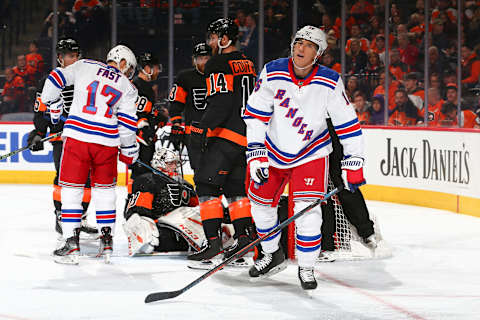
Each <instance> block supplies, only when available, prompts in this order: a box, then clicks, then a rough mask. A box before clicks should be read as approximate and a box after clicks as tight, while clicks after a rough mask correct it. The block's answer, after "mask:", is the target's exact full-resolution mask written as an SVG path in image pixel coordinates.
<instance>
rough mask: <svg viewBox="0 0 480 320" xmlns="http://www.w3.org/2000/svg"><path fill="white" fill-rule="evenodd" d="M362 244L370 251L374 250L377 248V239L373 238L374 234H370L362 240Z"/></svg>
mask: <svg viewBox="0 0 480 320" xmlns="http://www.w3.org/2000/svg"><path fill="white" fill-rule="evenodd" d="M362 242H363V244H364V245H365V246H366V247H367V248H368V249H370V250H372V251H373V250H375V249H376V248H377V246H378V243H377V238H376V237H375V233H373V234H371V235H370V236H369V237H367V238H362Z"/></svg>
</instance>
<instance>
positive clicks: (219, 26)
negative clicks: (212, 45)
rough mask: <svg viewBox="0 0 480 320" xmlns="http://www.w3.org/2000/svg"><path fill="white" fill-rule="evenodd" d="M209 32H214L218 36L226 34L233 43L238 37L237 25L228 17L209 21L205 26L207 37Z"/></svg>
mask: <svg viewBox="0 0 480 320" xmlns="http://www.w3.org/2000/svg"><path fill="white" fill-rule="evenodd" d="M211 33H215V34H217V35H218V37H219V38H221V37H223V36H224V35H226V36H227V37H228V39H230V40H232V43H235V42H236V41H237V38H238V26H237V24H236V23H235V22H234V21H233V20H232V19H230V18H220V19H217V20H215V21H213V22H211V23H210V24H209V25H208V27H207V39H208V37H209V35H210V34H211Z"/></svg>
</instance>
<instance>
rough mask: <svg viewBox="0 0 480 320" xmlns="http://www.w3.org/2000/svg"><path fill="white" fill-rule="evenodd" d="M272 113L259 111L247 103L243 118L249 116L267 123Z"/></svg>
mask: <svg viewBox="0 0 480 320" xmlns="http://www.w3.org/2000/svg"><path fill="white" fill-rule="evenodd" d="M272 114H273V112H265V111H261V110H258V109H255V108H253V107H252V106H251V105H249V104H247V107H246V109H245V114H244V116H243V119H247V117H250V118H256V119H258V120H260V121H262V122H264V123H268V122H269V121H270V118H271V117H272Z"/></svg>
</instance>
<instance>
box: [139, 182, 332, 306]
mask: <svg viewBox="0 0 480 320" xmlns="http://www.w3.org/2000/svg"><path fill="white" fill-rule="evenodd" d="M340 190H341V188H335V189H333V190H332V191H330V192H329V193H327V194H326V195H325V197H324V198H323V199H322V200H320V199H318V200H316V201H315V202H312V203H311V204H310V205H309V206H308V207H306V208H304V209H303V210H301V211H300V212H298V213H297V214H295V215H293V216H291V217H290V218H288V219H287V220H285V221H283V222H282V223H280V224H279V225H278V226H276V227H275V228H273V229H272V230H271V231H270V232H269V233H267V234H265V235H264V236H263V237H261V238H257V239H256V240H255V241H253V242H251V243H250V244H249V245H247V246H245V247H244V248H243V249H241V250H240V251H238V252H237V253H236V254H234V255H232V256H231V257H230V258H228V259H226V260H224V261H222V262H221V263H220V264H218V265H216V266H215V267H213V268H212V269H210V270H209V271H208V272H206V273H204V274H203V275H202V276H200V277H199V278H197V279H196V280H194V281H192V282H191V283H190V284H188V285H187V286H185V287H184V288H182V289H180V290H175V291H163V292H154V293H150V294H149V295H148V296H147V297H146V298H145V303H150V302H155V301H160V300H166V299H172V298H175V297H177V296H179V295H181V294H182V293H184V292H185V291H187V290H189V289H191V288H192V287H194V286H196V285H197V284H199V283H200V282H202V281H203V280H205V279H206V278H208V277H210V276H211V275H213V274H214V273H216V272H217V271H220V270H221V269H223V267H225V266H226V265H227V264H228V263H230V262H231V261H233V260H236V259H238V258H239V257H241V256H242V255H244V254H245V253H246V252H248V251H249V250H250V249H251V248H253V247H254V246H255V245H257V244H258V243H259V242H261V241H263V240H264V239H266V238H268V237H270V236H271V235H272V234H274V233H275V232H277V231H279V230H281V229H283V228H285V227H286V226H287V225H289V224H290V223H291V222H292V221H295V220H296V219H298V218H300V217H301V216H303V215H304V214H305V213H306V212H308V211H309V210H311V209H312V208H314V207H316V206H318V205H319V204H320V203H322V202H323V201H327V200H328V199H330V198H331V197H332V196H333V195H335V194H337V193H338V192H339V191H340Z"/></svg>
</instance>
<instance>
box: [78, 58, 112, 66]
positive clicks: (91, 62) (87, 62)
mask: <svg viewBox="0 0 480 320" xmlns="http://www.w3.org/2000/svg"><path fill="white" fill-rule="evenodd" d="M75 63H82V64H88V65H92V64H93V65H98V66H100V67H103V68H106V67H108V66H107V65H106V64H105V63H103V62H101V61H97V60H92V59H80V60H78V61H77V62H75Z"/></svg>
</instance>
